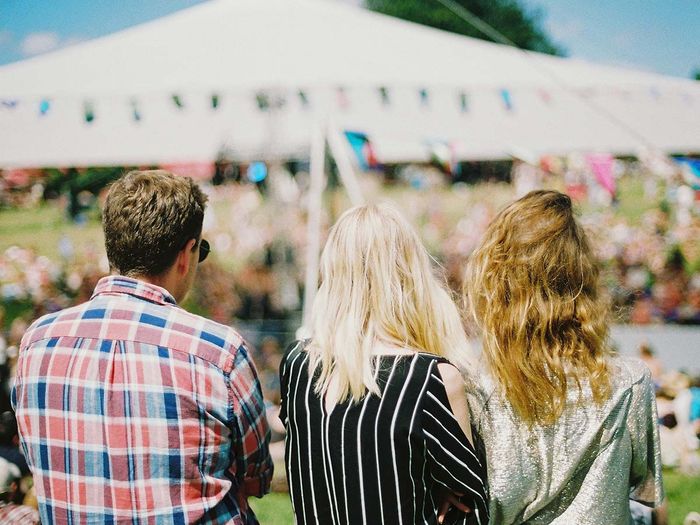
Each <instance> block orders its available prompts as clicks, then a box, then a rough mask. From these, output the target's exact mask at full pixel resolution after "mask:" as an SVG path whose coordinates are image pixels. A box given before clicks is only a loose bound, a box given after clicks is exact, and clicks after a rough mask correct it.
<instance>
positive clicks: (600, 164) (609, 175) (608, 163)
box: [586, 153, 615, 196]
mask: <svg viewBox="0 0 700 525" xmlns="http://www.w3.org/2000/svg"><path fill="white" fill-rule="evenodd" d="M586 162H587V163H588V167H589V168H590V169H591V171H592V172H593V175H594V176H595V178H596V180H597V181H598V183H599V184H600V185H601V186H602V187H603V188H605V190H606V191H607V192H608V193H609V194H610V195H612V196H614V195H615V172H614V168H615V158H614V157H613V156H612V155H610V154H609V153H599V154H590V155H587V156H586Z"/></svg>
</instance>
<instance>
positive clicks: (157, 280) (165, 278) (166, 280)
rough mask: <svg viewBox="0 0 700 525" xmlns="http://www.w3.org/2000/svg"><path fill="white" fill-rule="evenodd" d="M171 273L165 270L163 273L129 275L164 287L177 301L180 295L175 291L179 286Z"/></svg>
mask: <svg viewBox="0 0 700 525" xmlns="http://www.w3.org/2000/svg"><path fill="white" fill-rule="evenodd" d="M173 273H174V272H166V273H164V274H163V275H132V276H130V277H132V278H134V279H138V280H139V281H143V282H145V283H148V284H153V285H155V286H160V287H161V288H164V289H165V290H167V291H168V293H169V294H170V295H172V296H173V297H174V298H175V300H176V301H178V302H179V301H180V297H178V295H179V294H178V293H177V292H178V289H179V288H178V286H177V283H176V280H175V279H174V278H173Z"/></svg>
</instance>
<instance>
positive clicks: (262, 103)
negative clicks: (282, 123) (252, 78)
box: [255, 91, 270, 111]
mask: <svg viewBox="0 0 700 525" xmlns="http://www.w3.org/2000/svg"><path fill="white" fill-rule="evenodd" d="M255 102H256V103H257V104H258V109H259V110H260V111H267V110H268V109H270V95H268V94H267V93H266V92H265V91H258V92H257V93H256V94H255Z"/></svg>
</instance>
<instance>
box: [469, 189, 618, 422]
mask: <svg viewBox="0 0 700 525" xmlns="http://www.w3.org/2000/svg"><path fill="white" fill-rule="evenodd" d="M464 294H465V299H466V301H467V303H468V305H469V307H470V310H471V313H472V315H473V316H474V320H475V321H476V323H477V325H479V326H480V327H481V328H482V337H483V349H484V355H485V358H486V362H487V364H488V366H489V368H490V370H491V372H492V373H493V375H494V378H495V379H496V380H497V382H498V383H499V385H500V386H501V388H502V389H503V391H504V393H505V396H506V399H507V400H508V401H509V402H510V404H511V405H512V406H513V408H514V409H515V412H516V413H517V414H518V415H519V416H520V417H521V418H522V419H523V420H524V421H525V422H526V423H528V425H532V424H534V423H539V424H545V425H546V424H552V423H554V422H556V421H557V420H558V419H559V416H560V415H561V414H562V412H563V410H564V408H565V404H566V399H567V390H568V386H569V384H568V382H569V380H573V381H574V382H575V384H576V385H577V387H578V389H579V390H580V389H581V385H582V382H583V381H585V382H586V384H589V385H590V388H591V391H592V394H593V398H594V400H595V402H597V403H602V402H603V401H604V400H605V398H606V397H607V396H608V395H609V391H610V377H609V369H608V364H607V357H608V355H609V350H608V346H607V336H608V322H607V321H608V308H607V302H606V301H605V299H604V298H603V296H602V294H601V291H600V283H599V268H598V264H597V261H596V259H595V257H594V255H593V253H592V251H591V248H590V245H589V242H588V239H587V237H586V234H585V232H584V231H583V229H582V228H581V226H580V225H579V224H578V223H577V221H576V219H575V218H574V214H573V209H572V205H571V199H570V198H569V197H568V196H567V195H564V194H563V193H559V192H556V191H533V192H530V193H528V194H527V195H525V196H524V197H523V198H521V199H519V200H517V201H515V202H514V203H512V204H510V205H509V206H507V207H506V208H505V209H504V210H502V211H501V212H500V213H499V214H498V216H497V217H496V218H495V219H494V220H493V222H492V223H491V224H490V225H489V227H488V229H487V230H486V233H485V235H484V238H483V239H482V241H481V244H480V245H479V247H478V248H477V249H476V251H475V252H474V253H473V254H472V256H471V258H470V260H469V262H468V264H467V271H466V276H465V283H464Z"/></svg>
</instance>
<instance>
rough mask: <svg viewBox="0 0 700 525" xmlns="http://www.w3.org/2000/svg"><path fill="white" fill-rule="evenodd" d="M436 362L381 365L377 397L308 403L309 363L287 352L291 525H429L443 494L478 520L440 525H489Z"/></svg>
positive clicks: (481, 478) (298, 350)
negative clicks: (453, 496) (458, 499)
mask: <svg viewBox="0 0 700 525" xmlns="http://www.w3.org/2000/svg"><path fill="white" fill-rule="evenodd" d="M441 362H446V361H445V360H443V359H441V358H439V357H436V356H434V355H430V354H425V353H415V354H410V355H383V356H377V362H376V365H377V366H376V374H377V382H378V384H379V387H380V390H381V391H382V395H381V397H379V396H376V395H367V396H365V398H364V399H363V400H362V401H361V402H359V403H351V402H347V401H346V402H342V403H338V404H337V405H336V406H335V407H334V408H333V410H332V411H330V413H329V412H328V410H327V409H326V407H325V404H324V401H323V399H322V398H321V397H320V396H319V395H317V394H316V393H314V383H315V381H314V378H313V377H310V375H309V369H308V368H309V355H308V353H307V352H305V351H304V348H303V344H302V343H297V344H295V345H293V346H292V347H291V348H290V350H289V351H288V352H287V354H286V355H285V357H284V359H283V361H282V363H281V366H280V374H281V386H282V407H281V411H280V419H282V421H283V422H284V424H285V426H286V428H287V438H286V448H285V462H286V467H287V480H288V482H289V489H290V494H291V499H292V506H293V507H294V514H295V516H296V519H297V523H298V524H300V525H305V524H311V523H314V524H319V525H336V524H347V525H359V524H366V525H380V524H391V525H395V524H403V525H409V524H411V525H412V524H419V523H420V524H431V525H432V524H435V523H437V513H438V508H439V504H440V498H439V492H440V491H441V490H442V489H446V490H448V491H452V492H455V493H459V494H464V498H463V501H464V502H465V503H466V504H467V505H468V506H469V507H471V508H472V509H474V512H473V513H472V514H471V515H470V516H469V517H468V518H467V517H465V516H464V514H462V513H458V516H456V517H452V516H451V518H452V519H451V520H450V521H446V522H445V523H478V524H483V525H485V524H486V523H487V522H488V503H487V489H486V468H485V467H486V463H485V460H484V458H483V454H481V453H477V452H476V451H475V449H474V447H472V446H471V444H470V443H469V440H468V439H467V437H466V436H465V435H464V432H463V431H462V429H461V428H460V426H459V423H458V422H457V420H456V419H455V417H454V415H453V413H452V411H451V409H450V404H449V400H448V398H447V392H446V390H445V385H444V384H443V382H442V379H441V377H440V373H439V371H438V367H437V365H438V363H441Z"/></svg>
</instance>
